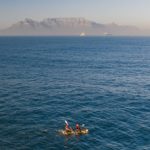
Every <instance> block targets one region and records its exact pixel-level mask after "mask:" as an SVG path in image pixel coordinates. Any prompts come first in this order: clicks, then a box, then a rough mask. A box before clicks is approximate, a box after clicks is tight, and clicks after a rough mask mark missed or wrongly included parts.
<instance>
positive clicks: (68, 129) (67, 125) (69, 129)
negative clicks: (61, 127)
mask: <svg viewBox="0 0 150 150" xmlns="http://www.w3.org/2000/svg"><path fill="white" fill-rule="evenodd" d="M65 123H66V126H65V130H66V132H71V131H72V128H70V127H69V124H68V122H67V121H66V120H65Z"/></svg>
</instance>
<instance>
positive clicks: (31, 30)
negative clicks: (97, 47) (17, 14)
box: [0, 18, 141, 36]
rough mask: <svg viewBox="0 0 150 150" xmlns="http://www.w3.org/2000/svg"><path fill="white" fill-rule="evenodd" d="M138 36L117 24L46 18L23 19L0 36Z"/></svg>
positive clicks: (131, 28) (130, 28)
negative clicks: (81, 34)
mask: <svg viewBox="0 0 150 150" xmlns="http://www.w3.org/2000/svg"><path fill="white" fill-rule="evenodd" d="M82 32H84V33H85V34H86V35H89V36H92V35H105V34H112V35H140V34H141V31H140V30H139V29H138V28H137V27H134V26H120V25H117V24H114V23H112V24H100V23H96V22H93V21H89V20H86V19H84V18H47V19H44V20H42V21H35V20H32V19H28V18H27V19H25V20H24V21H19V22H17V23H16V24H13V25H12V26H10V27H9V28H7V29H4V30H1V31H0V35H49V36H51V35H75V36H78V35H80V33H82Z"/></svg>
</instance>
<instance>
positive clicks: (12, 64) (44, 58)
mask: <svg viewBox="0 0 150 150" xmlns="http://www.w3.org/2000/svg"><path fill="white" fill-rule="evenodd" d="M65 120H67V121H68V123H69V125H70V126H71V127H72V128H75V124H76V123H79V124H80V125H82V124H84V125H85V127H86V128H88V129H89V133H88V134H86V135H78V136H75V135H72V136H63V135H61V134H60V133H59V132H58V130H60V129H63V128H64V127H65ZM42 149H43V150H63V149H64V150H66V149H68V150H85V149H87V150H134V149H135V150H150V37H113V36H105V37H0V150H42Z"/></svg>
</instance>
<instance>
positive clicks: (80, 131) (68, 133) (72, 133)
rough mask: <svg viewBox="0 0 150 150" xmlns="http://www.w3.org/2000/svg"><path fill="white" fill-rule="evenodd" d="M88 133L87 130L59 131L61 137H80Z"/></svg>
mask: <svg viewBox="0 0 150 150" xmlns="http://www.w3.org/2000/svg"><path fill="white" fill-rule="evenodd" d="M88 132H89V130H88V129H81V130H78V131H77V130H75V131H74V130H71V131H66V130H59V133H61V134H62V135H82V134H87V133H88Z"/></svg>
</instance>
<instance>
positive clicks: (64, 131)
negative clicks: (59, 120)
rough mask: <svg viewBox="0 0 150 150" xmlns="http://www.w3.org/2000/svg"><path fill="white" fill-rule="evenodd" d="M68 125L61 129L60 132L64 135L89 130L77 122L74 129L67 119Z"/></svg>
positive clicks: (83, 132)
mask: <svg viewBox="0 0 150 150" xmlns="http://www.w3.org/2000/svg"><path fill="white" fill-rule="evenodd" d="M65 123H66V126H65V129H64V130H59V133H60V134H62V135H82V134H87V133H88V132H89V130H88V129H86V128H83V125H82V127H80V126H79V124H76V129H75V130H73V129H72V128H71V127H69V124H68V122H67V121H66V120H65Z"/></svg>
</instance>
